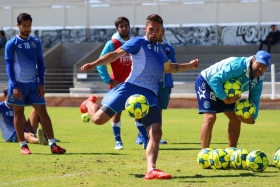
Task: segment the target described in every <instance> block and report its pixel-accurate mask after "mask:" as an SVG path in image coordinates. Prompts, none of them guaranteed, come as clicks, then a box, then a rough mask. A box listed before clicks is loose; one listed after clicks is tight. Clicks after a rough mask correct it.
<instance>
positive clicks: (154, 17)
mask: <svg viewBox="0 0 280 187" xmlns="http://www.w3.org/2000/svg"><path fill="white" fill-rule="evenodd" d="M151 22H157V23H160V24H161V26H163V20H162V18H161V17H160V16H159V15H157V14H151V15H149V16H148V17H147V18H146V25H147V24H148V23H151Z"/></svg>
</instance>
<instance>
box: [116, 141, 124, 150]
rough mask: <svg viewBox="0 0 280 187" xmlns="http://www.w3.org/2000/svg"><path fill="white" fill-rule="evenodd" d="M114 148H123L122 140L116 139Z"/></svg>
mask: <svg viewBox="0 0 280 187" xmlns="http://www.w3.org/2000/svg"><path fill="white" fill-rule="evenodd" d="M115 149H116V150H121V149H123V143H122V141H116V144H115Z"/></svg>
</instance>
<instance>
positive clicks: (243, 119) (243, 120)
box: [236, 115, 255, 124]
mask: <svg viewBox="0 0 280 187" xmlns="http://www.w3.org/2000/svg"><path fill="white" fill-rule="evenodd" d="M236 117H237V119H239V121H241V122H243V123H247V124H254V123H255V120H254V118H253V116H252V115H250V118H249V119H245V118H244V117H243V116H239V115H236Z"/></svg>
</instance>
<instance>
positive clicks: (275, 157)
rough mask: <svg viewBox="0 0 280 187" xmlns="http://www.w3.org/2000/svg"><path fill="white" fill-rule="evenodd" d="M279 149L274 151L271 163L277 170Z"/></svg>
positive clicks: (279, 156)
mask: <svg viewBox="0 0 280 187" xmlns="http://www.w3.org/2000/svg"><path fill="white" fill-rule="evenodd" d="M279 159H280V149H278V150H276V152H275V154H274V155H273V163H274V165H275V166H276V167H277V168H280V162H279Z"/></svg>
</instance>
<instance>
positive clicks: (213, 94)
mask: <svg viewBox="0 0 280 187" xmlns="http://www.w3.org/2000/svg"><path fill="white" fill-rule="evenodd" d="M210 99H211V100H213V101H216V94H215V93H214V92H210Z"/></svg>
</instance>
